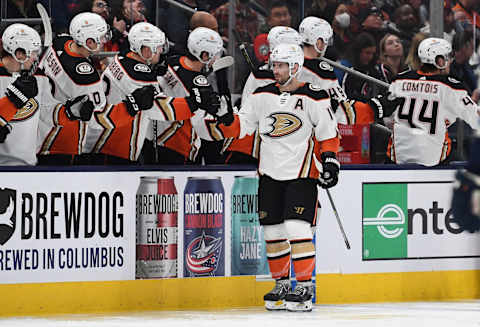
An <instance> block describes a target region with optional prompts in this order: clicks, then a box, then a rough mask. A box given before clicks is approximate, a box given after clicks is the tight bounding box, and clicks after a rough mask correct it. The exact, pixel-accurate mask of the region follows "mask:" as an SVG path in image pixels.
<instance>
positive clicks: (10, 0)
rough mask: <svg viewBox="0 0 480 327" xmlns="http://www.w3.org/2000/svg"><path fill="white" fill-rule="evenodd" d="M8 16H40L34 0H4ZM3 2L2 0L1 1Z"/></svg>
mask: <svg viewBox="0 0 480 327" xmlns="http://www.w3.org/2000/svg"><path fill="white" fill-rule="evenodd" d="M6 1H7V15H6V17H8V18H34V17H40V15H39V14H38V11H37V7H36V1H34V0H6ZM2 2H3V1H2Z"/></svg>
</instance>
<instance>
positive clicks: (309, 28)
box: [298, 16, 333, 56]
mask: <svg viewBox="0 0 480 327" xmlns="http://www.w3.org/2000/svg"><path fill="white" fill-rule="evenodd" d="M298 30H299V31H300V35H301V36H302V39H303V43H306V44H310V45H313V47H314V48H315V50H316V51H317V52H318V53H320V54H321V56H323V55H324V54H325V51H327V46H328V45H330V42H331V40H332V36H333V30H332V27H331V26H330V24H329V23H328V22H327V21H326V20H323V19H321V18H318V17H313V16H310V17H305V18H304V19H303V20H302V22H301V23H300V27H299V29H298ZM318 39H321V40H322V41H323V44H324V47H323V49H322V50H320V49H318V47H317V40H318Z"/></svg>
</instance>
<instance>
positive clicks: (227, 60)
mask: <svg viewBox="0 0 480 327" xmlns="http://www.w3.org/2000/svg"><path fill="white" fill-rule="evenodd" d="M234 62H235V60H234V59H233V57H232V56H225V57H221V58H218V59H217V60H215V62H214V63H213V65H212V70H213V72H217V71H219V70H221V69H225V68H228V67H230V66H232V65H233V64H234Z"/></svg>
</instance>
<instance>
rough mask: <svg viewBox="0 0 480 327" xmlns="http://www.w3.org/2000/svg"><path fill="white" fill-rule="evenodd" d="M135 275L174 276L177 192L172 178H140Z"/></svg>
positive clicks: (150, 276)
mask: <svg viewBox="0 0 480 327" xmlns="http://www.w3.org/2000/svg"><path fill="white" fill-rule="evenodd" d="M136 205H137V222H136V227H137V232H136V239H137V251H136V252H137V255H136V278H167V277H177V264H178V262H177V245H178V194H177V189H176V188H175V183H174V179H173V177H167V178H164V177H141V178H140V186H139V187H138V191H137V199H136Z"/></svg>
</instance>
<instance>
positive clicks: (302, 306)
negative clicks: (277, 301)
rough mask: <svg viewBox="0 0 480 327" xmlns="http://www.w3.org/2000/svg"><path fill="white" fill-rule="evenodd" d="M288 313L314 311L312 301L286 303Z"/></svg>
mask: <svg viewBox="0 0 480 327" xmlns="http://www.w3.org/2000/svg"><path fill="white" fill-rule="evenodd" d="M286 304H287V310H288V311H300V312H308V311H312V301H305V302H286Z"/></svg>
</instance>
